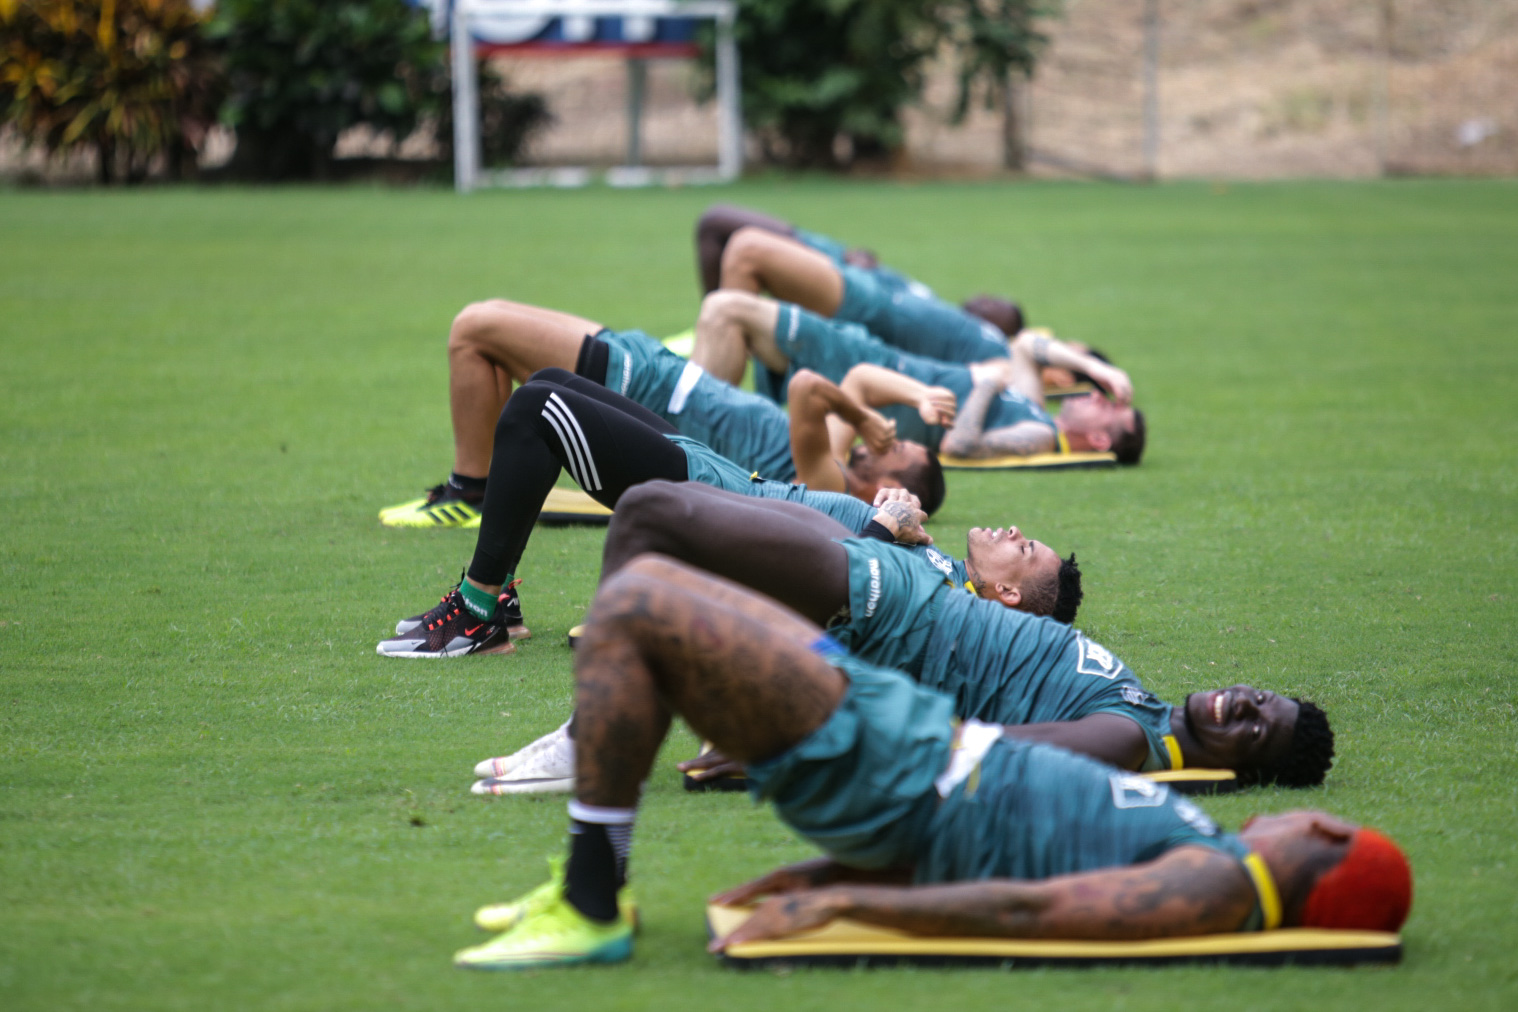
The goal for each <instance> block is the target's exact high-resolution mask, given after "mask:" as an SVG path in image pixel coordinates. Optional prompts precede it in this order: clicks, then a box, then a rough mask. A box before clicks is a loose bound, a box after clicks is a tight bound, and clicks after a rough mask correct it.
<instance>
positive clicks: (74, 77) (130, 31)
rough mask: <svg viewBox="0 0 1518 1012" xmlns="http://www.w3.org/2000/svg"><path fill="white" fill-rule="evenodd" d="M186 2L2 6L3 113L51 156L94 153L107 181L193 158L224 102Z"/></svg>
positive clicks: (178, 167) (173, 168)
mask: <svg viewBox="0 0 1518 1012" xmlns="http://www.w3.org/2000/svg"><path fill="white" fill-rule="evenodd" d="M221 94H222V91H221V75H220V69H219V64H218V61H217V58H216V54H215V53H214V52H213V50H212V47H211V46H210V45H209V44H208V43H207V41H206V40H205V39H204V37H203V36H202V33H201V20H200V16H199V15H198V14H197V13H196V11H195V10H194V8H192V7H191V6H190V4H189V3H188V2H187V0H114V2H113V0H103V2H97V3H74V2H71V0H19V2H18V0H8V2H7V0H0V116H3V122H5V123H8V124H10V125H11V126H13V127H14V128H15V129H16V130H17V132H18V133H19V134H20V136H21V137H22V139H23V140H24V141H25V142H26V143H27V144H29V145H32V146H35V147H40V148H42V149H44V150H46V151H47V152H48V153H49V154H50V155H51V154H60V153H67V152H71V151H75V150H79V149H88V148H93V149H94V150H95V151H96V152H97V153H98V155H99V178H100V181H101V182H104V183H109V182H112V181H113V180H115V179H122V178H124V179H126V180H128V181H137V180H140V179H142V178H143V177H144V176H146V175H147V172H148V168H149V166H150V164H151V163H152V162H153V160H154V159H155V158H157V157H158V156H159V155H163V156H164V157H165V159H166V168H167V171H168V173H169V175H170V176H173V177H176V178H177V177H179V176H181V175H182V174H183V173H184V171H185V170H186V169H187V168H190V167H192V166H193V165H194V159H193V154H194V152H195V151H196V150H198V149H199V147H200V145H201V143H202V142H203V141H204V139H205V135H206V131H207V129H208V128H209V127H210V125H211V124H212V123H214V122H215V118H216V107H217V105H218V103H219V102H220V98H221Z"/></svg>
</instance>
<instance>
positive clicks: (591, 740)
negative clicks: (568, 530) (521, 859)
mask: <svg viewBox="0 0 1518 1012" xmlns="http://www.w3.org/2000/svg"><path fill="white" fill-rule="evenodd" d="M821 632H822V630H821V629H819V628H818V627H817V626H816V625H813V624H812V623H810V622H807V621H806V620H804V619H802V618H800V617H799V616H797V615H795V614H794V613H792V612H790V611H787V610H786V609H785V608H783V607H782V606H780V605H778V604H776V603H775V602H773V601H769V600H766V599H765V598H762V597H759V596H758V595H756V594H753V593H751V592H749V591H746V590H744V589H742V588H740V587H737V586H735V585H733V584H731V583H727V582H726V581H723V580H719V579H716V578H715V577H711V576H707V575H706V574H704V573H699V572H697V571H695V570H693V569H690V568H687V567H685V566H683V565H681V564H679V563H677V562H674V561H672V560H670V559H665V558H661V557H659V556H645V557H642V558H639V559H635V560H633V561H632V562H631V563H629V564H628V565H627V566H625V567H623V569H622V571H621V572H619V573H618V574H617V575H616V576H614V577H612V578H611V579H610V580H608V581H607V582H606V583H605V584H603V585H602V587H601V590H600V592H599V593H598V594H597V595H596V600H595V603H594V604H593V605H592V606H591V613H590V621H589V622H588V623H587V628H586V632H585V636H584V638H583V639H582V640H581V641H580V645H579V648H578V649H577V650H576V652H575V704H576V708H577V711H578V715H577V717H576V732H575V736H576V742H577V753H576V781H575V797H576V799H577V800H578V801H579V802H580V803H581V804H585V805H594V806H606V807H620V808H630V807H632V806H633V805H634V804H636V802H637V798H638V791H639V788H640V786H641V785H642V783H643V781H644V780H645V779H646V778H647V776H648V771H649V769H650V768H651V766H652V765H653V761H654V755H655V753H656V752H657V751H658V748H659V743H660V742H661V741H663V739H664V735H665V733H666V732H667V731H668V730H669V722H670V717H671V716H672V714H679V715H680V716H681V717H683V718H684V719H685V722H686V723H687V724H689V725H690V727H691V730H693V731H695V732H696V734H698V735H700V736H701V737H703V738H705V739H707V740H708V741H711V742H713V743H714V744H716V746H717V747H718V748H720V749H722V751H723V752H725V753H726V754H728V755H729V756H731V757H733V758H734V759H737V760H740V761H744V762H751V761H753V760H756V759H764V758H768V757H770V756H773V755H776V754H778V753H780V752H782V751H784V750H785V749H787V748H789V747H791V746H792V745H794V744H796V743H797V742H799V741H801V740H802V739H803V738H805V737H806V736H807V735H808V734H811V733H812V731H814V730H816V729H817V728H818V727H819V726H821V725H822V723H823V722H824V721H826V720H827V718H828V717H829V716H830V715H831V714H832V712H833V710H834V708H836V707H837V705H838V701H839V700H840V699H842V698H843V694H844V691H845V689H846V687H847V682H846V680H845V679H844V677H843V675H842V674H840V673H839V672H838V670H837V669H835V668H834V667H832V666H831V665H830V664H828V663H827V662H826V661H824V660H822V659H821V658H820V657H818V656H817V655H816V654H814V653H812V651H811V650H810V649H808V646H809V644H811V643H812V642H813V641H814V640H815V639H816V638H817V637H818V636H819V635H820V634H821Z"/></svg>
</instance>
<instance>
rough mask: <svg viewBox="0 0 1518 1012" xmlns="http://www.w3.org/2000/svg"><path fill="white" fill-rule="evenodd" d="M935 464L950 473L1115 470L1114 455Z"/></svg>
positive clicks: (943, 460) (1045, 455) (953, 459)
mask: <svg viewBox="0 0 1518 1012" xmlns="http://www.w3.org/2000/svg"><path fill="white" fill-rule="evenodd" d="M938 460H939V462H940V463H941V464H943V466H944V467H946V468H948V469H949V470H951V471H1038V470H1049V471H1054V470H1059V469H1060V468H1065V467H1108V466H1113V467H1115V466H1117V454H1115V453H1035V454H1031V455H1029V456H1026V457H1010V456H1009V457H951V456H948V455H946V454H940V455H939V457H938Z"/></svg>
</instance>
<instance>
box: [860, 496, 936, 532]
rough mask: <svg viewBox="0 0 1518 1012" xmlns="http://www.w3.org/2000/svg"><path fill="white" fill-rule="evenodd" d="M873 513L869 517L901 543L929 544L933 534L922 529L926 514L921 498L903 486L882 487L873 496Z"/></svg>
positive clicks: (926, 517)
mask: <svg viewBox="0 0 1518 1012" xmlns="http://www.w3.org/2000/svg"><path fill="white" fill-rule="evenodd" d="M875 507H876V512H875V515H874V516H873V517H872V518H871V519H872V520H874V521H875V522H876V523H877V524H879V525H880V526H882V527H884V528H885V529H886V530H888V531H890V532H891V537H892V538H893V539H894V540H895V541H897V542H899V543H901V544H903V545H931V544H932V543H933V535H931V534H929V533H928V532H927V531H925V530H923V529H922V525H923V523H924V522H925V521H926V520H927V519H928V515H927V514H926V513H924V512H923V511H922V500H920V499H918V498H917V497H916V496H915V495H913V494H912V493H911V492H908V491H907V490H906V489H904V488H883V489H881V490H880V492H879V493H878V494H877V495H876V496H875Z"/></svg>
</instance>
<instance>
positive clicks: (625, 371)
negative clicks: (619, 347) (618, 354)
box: [617, 354, 633, 397]
mask: <svg viewBox="0 0 1518 1012" xmlns="http://www.w3.org/2000/svg"><path fill="white" fill-rule="evenodd" d="M632 381H633V361H632V356H631V355H625V354H624V355H623V356H622V389H620V390H618V391H617V393H619V394H621V395H622V396H623V397H626V396H627V388H628V387H630V386H632Z"/></svg>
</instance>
